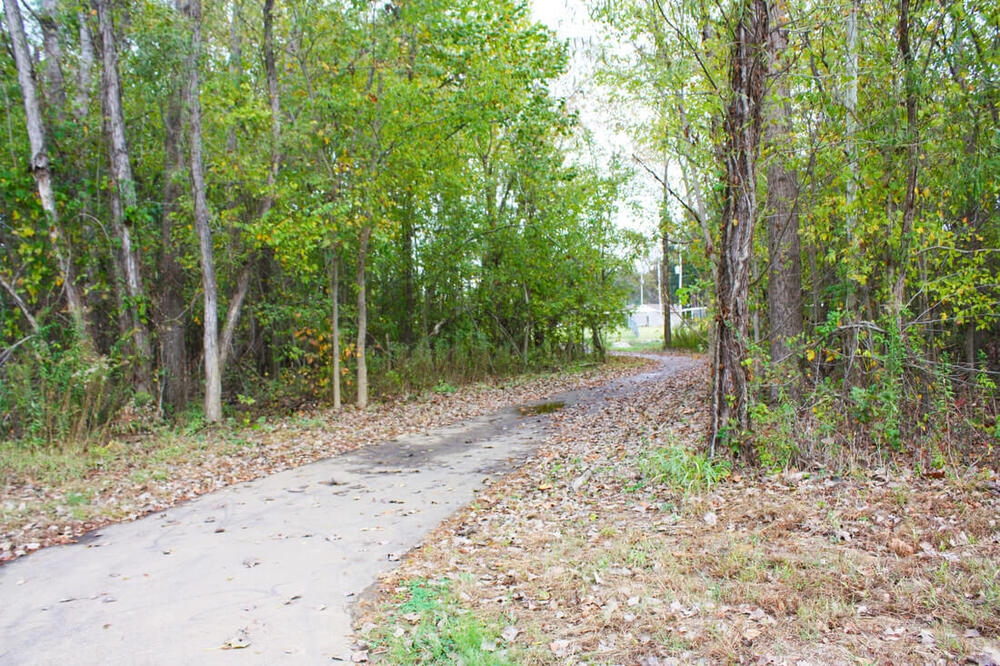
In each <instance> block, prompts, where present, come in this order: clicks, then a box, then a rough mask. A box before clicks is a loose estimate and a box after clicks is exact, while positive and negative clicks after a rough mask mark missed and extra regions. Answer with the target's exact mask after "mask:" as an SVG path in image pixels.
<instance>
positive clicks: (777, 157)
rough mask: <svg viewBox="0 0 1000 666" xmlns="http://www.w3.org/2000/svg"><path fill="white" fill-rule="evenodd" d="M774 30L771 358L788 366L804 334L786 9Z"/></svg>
mask: <svg viewBox="0 0 1000 666" xmlns="http://www.w3.org/2000/svg"><path fill="white" fill-rule="evenodd" d="M777 8H778V10H779V12H782V17H781V18H779V19H778V23H777V24H776V25H774V26H773V27H772V29H771V31H770V38H769V40H768V59H769V61H770V69H771V72H772V76H773V77H774V81H775V85H774V86H773V89H774V94H773V96H772V99H773V100H774V101H773V102H772V103H771V104H770V105H769V106H768V109H767V115H768V117H767V125H766V129H765V137H764V139H765V142H766V143H767V144H768V146H769V149H770V153H771V154H770V160H769V162H768V165H767V208H766V210H767V245H768V258H769V261H768V275H767V304H768V314H769V320H770V345H771V361H772V362H773V363H775V364H776V365H782V364H785V362H786V361H787V360H788V358H789V357H790V356H791V355H792V353H793V350H792V348H791V346H790V344H789V343H790V341H791V340H794V339H795V338H797V337H798V336H800V335H801V334H802V257H801V244H800V242H799V200H798V199H799V179H798V174H797V173H796V171H795V168H794V167H793V166H790V165H789V163H790V162H791V161H792V159H793V158H792V150H791V147H790V146H789V145H788V144H789V142H790V141H791V137H792V118H793V116H792V108H791V101H790V100H789V94H790V93H789V86H788V77H787V75H786V73H785V71H784V70H785V69H786V64H785V63H784V62H783V60H782V56H783V54H784V53H785V51H786V49H787V48H788V32H787V29H786V27H785V22H786V19H785V18H784V15H783V14H784V9H785V8H784V7H782V6H780V5H777Z"/></svg>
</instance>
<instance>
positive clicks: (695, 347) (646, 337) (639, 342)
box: [608, 322, 708, 352]
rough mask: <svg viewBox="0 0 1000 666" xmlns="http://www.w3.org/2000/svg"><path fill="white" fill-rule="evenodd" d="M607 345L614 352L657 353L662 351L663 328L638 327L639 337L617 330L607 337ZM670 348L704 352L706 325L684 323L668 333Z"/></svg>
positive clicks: (706, 346)
mask: <svg viewBox="0 0 1000 666" xmlns="http://www.w3.org/2000/svg"><path fill="white" fill-rule="evenodd" d="M608 345H609V346H610V348H611V349H613V350H614V351H637V352H644V351H659V350H661V349H663V326H662V325H659V326H640V327H639V335H633V334H632V331H630V330H629V329H628V328H622V329H618V330H617V331H615V332H613V333H611V334H610V335H609V336H608ZM670 348H671V349H685V350H687V351H693V352H704V351H705V350H706V349H708V325H707V323H702V322H690V323H689V322H685V323H684V324H683V325H681V326H678V327H675V328H673V329H672V330H671V331H670Z"/></svg>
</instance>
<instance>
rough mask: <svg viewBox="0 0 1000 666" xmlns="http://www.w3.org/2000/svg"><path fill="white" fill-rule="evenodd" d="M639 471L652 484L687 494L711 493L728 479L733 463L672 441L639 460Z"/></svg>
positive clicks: (647, 453)
mask: <svg viewBox="0 0 1000 666" xmlns="http://www.w3.org/2000/svg"><path fill="white" fill-rule="evenodd" d="M639 470H640V471H641V472H642V475H643V477H644V478H645V479H646V481H648V482H649V483H652V484H663V485H667V486H670V487H672V488H675V489H677V490H680V491H683V492H685V493H688V492H698V491H701V490H711V489H712V486H713V485H715V484H717V483H719V482H720V481H722V480H723V479H725V478H726V477H727V476H729V472H730V463H729V461H728V460H724V459H722V458H710V457H708V456H707V455H705V454H704V453H700V452H698V451H695V450H694V449H692V448H690V447H689V446H685V445H683V444H680V443H677V442H676V441H669V442H668V444H667V445H666V446H661V447H657V448H653V449H649V450H647V451H646V453H645V454H644V456H643V457H642V458H641V459H640V461H639Z"/></svg>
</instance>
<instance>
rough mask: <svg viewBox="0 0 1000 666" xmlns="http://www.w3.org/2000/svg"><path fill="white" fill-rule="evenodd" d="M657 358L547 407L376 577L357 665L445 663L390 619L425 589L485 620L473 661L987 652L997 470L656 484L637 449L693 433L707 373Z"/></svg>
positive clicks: (998, 566)
mask: <svg viewBox="0 0 1000 666" xmlns="http://www.w3.org/2000/svg"><path fill="white" fill-rule="evenodd" d="M663 363H664V366H663V367H664V372H662V373H660V374H659V376H658V377H657V378H655V380H653V381H647V382H639V383H633V384H631V386H632V389H633V390H630V391H617V392H616V391H609V392H608V394H607V395H606V396H605V397H604V399H603V400H602V401H601V402H600V405H599V406H598V407H596V408H595V407H593V406H590V407H588V406H587V405H585V404H581V405H579V406H577V407H572V408H567V409H566V410H564V411H563V412H561V413H558V414H556V415H555V416H554V419H553V422H554V425H553V428H552V429H551V430H550V432H549V434H548V436H547V438H546V440H545V442H544V444H543V446H542V447H541V448H540V449H539V453H538V455H537V457H536V458H535V460H533V461H531V462H530V463H528V464H526V465H525V466H523V467H522V468H521V469H520V470H518V471H517V472H515V473H514V474H512V475H510V476H509V477H507V478H506V479H504V480H503V481H501V482H498V483H496V484H494V485H493V486H491V487H490V488H489V489H488V490H487V491H484V492H483V493H481V494H480V496H479V497H478V500H477V501H476V502H475V503H474V504H473V505H471V506H470V507H469V508H467V509H465V510H464V511H462V512H460V513H459V514H458V515H456V516H455V517H454V518H453V519H452V520H450V521H449V522H448V523H446V524H444V525H442V526H441V527H440V528H438V529H437V530H436V531H435V532H434V533H433V535H432V537H431V538H430V539H429V540H428V541H427V542H426V543H425V544H424V545H423V546H422V547H421V548H420V549H418V550H417V551H415V552H413V553H411V554H410V557H409V558H408V559H407V560H406V562H405V563H404V564H403V566H402V567H401V568H400V569H399V570H397V571H396V572H393V573H391V574H389V575H387V576H386V577H385V578H384V579H383V580H382V582H381V585H380V588H379V589H380V592H379V595H378V596H377V597H376V598H375V600H374V601H372V602H369V603H368V604H367V605H366V606H365V607H364V608H363V609H362V612H361V613H360V615H359V617H358V619H357V621H356V629H357V631H358V634H357V637H358V640H359V641H360V643H359V648H360V649H363V650H364V654H365V656H366V657H370V658H371V659H373V660H378V659H379V657H380V656H382V657H383V658H386V657H387V656H388V655H389V654H390V653H389V650H390V647H389V644H390V643H391V644H393V645H394V646H395V647H394V648H393V649H394V650H396V651H395V652H393V653H392V654H394V655H396V656H394V657H392V658H391V659H389V660H390V661H392V662H393V663H401V662H402V661H404V660H402V659H400V658H399V656H398V655H399V652H398V650H399V649H403V650H404V651H406V654H407V655H408V656H407V658H406V660H407V661H409V662H410V663H440V662H433V659H432V658H431V657H430V656H429V654H430V653H429V652H428V651H427V650H425V649H424V648H423V647H422V646H423V643H421V641H422V640H423V639H422V638H421V637H420V636H418V629H419V630H420V631H424V629H425V627H424V625H423V624H421V625H420V626H419V627H418V618H417V616H416V614H414V613H404V612H402V611H404V610H406V609H407V608H408V607H412V606H413V603H412V602H413V598H412V597H413V596H414V593H413V591H414V589H415V587H414V585H415V584H416V585H420V586H422V585H424V584H425V582H426V583H427V584H428V585H434V584H440V585H442V586H445V585H446V586H448V588H449V589H450V590H451V594H453V595H454V598H455V600H456V603H457V610H455V611H454V612H456V613H458V614H459V615H461V616H463V617H474V618H476V621H477V622H479V623H481V624H482V625H483V626H485V627H487V629H488V632H487V633H488V637H487V638H486V639H484V640H483V642H482V660H481V661H479V662H474V663H484V664H486V663H519V664H520V663H524V664H554V663H558V664H570V663H594V664H642V665H645V666H655V665H663V664H680V663H685V664H686V663H754V664H796V665H801V664H857V663H862V664H925V663H972V664H980V665H985V664H993V663H997V662H998V661H1000V526H998V520H1000V485H998V482H997V479H998V477H997V471H996V470H992V469H982V468H976V467H964V468H961V469H953V470H951V471H950V472H949V473H947V474H935V476H937V477H938V478H932V477H929V476H921V475H919V474H917V473H916V472H915V471H914V470H913V469H912V468H911V467H909V466H908V465H907V461H906V459H903V458H899V459H886V460H885V461H884V464H883V465H882V466H881V467H880V468H878V469H876V470H873V471H850V470H846V471H845V470H837V471H832V470H824V469H822V468H817V469H809V470H806V471H799V470H788V471H786V472H784V473H781V474H777V475H771V476H758V477H752V476H748V475H746V474H740V473H736V474H733V475H732V476H731V477H730V478H728V479H726V480H725V481H723V482H722V483H720V484H717V485H715V486H712V487H711V488H708V489H705V488H702V489H700V490H697V491H691V492H683V491H681V490H677V489H675V488H674V487H671V486H669V485H666V484H662V483H651V482H650V481H649V480H648V478H647V477H645V476H644V475H643V474H642V472H641V469H643V465H644V461H647V460H648V459H649V452H650V451H651V450H653V449H655V448H657V447H663V446H666V445H667V444H668V443H669V444H671V445H672V446H676V445H684V444H691V443H696V442H698V441H700V438H702V437H703V434H704V432H705V429H706V425H707V424H706V422H705V420H706V419H707V415H708V409H707V407H706V405H705V404H704V403H703V401H702V396H703V395H704V394H705V393H706V391H705V386H706V382H707V369H706V368H705V366H704V363H703V362H702V363H691V362H690V358H689V357H684V358H682V359H675V358H670V357H665V358H664V359H663ZM443 624H444V620H439V621H438V626H442V625H443ZM490 632H492V633H490ZM386 637H390V638H389V639H387V638H386ZM400 645H402V646H403V647H402V648H400V647H399V646H400ZM439 647H440V646H439Z"/></svg>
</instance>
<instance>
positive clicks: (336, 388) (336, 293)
mask: <svg viewBox="0 0 1000 666" xmlns="http://www.w3.org/2000/svg"><path fill="white" fill-rule="evenodd" d="M329 271H330V302H331V303H332V304H333V312H332V313H331V314H330V329H331V332H332V335H333V351H332V352H331V353H332V354H333V377H332V378H331V381H330V384H331V385H332V386H333V408H334V409H340V402H341V398H340V249H339V248H337V247H335V248H334V250H333V256H332V257H331V258H330V268H329Z"/></svg>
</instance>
